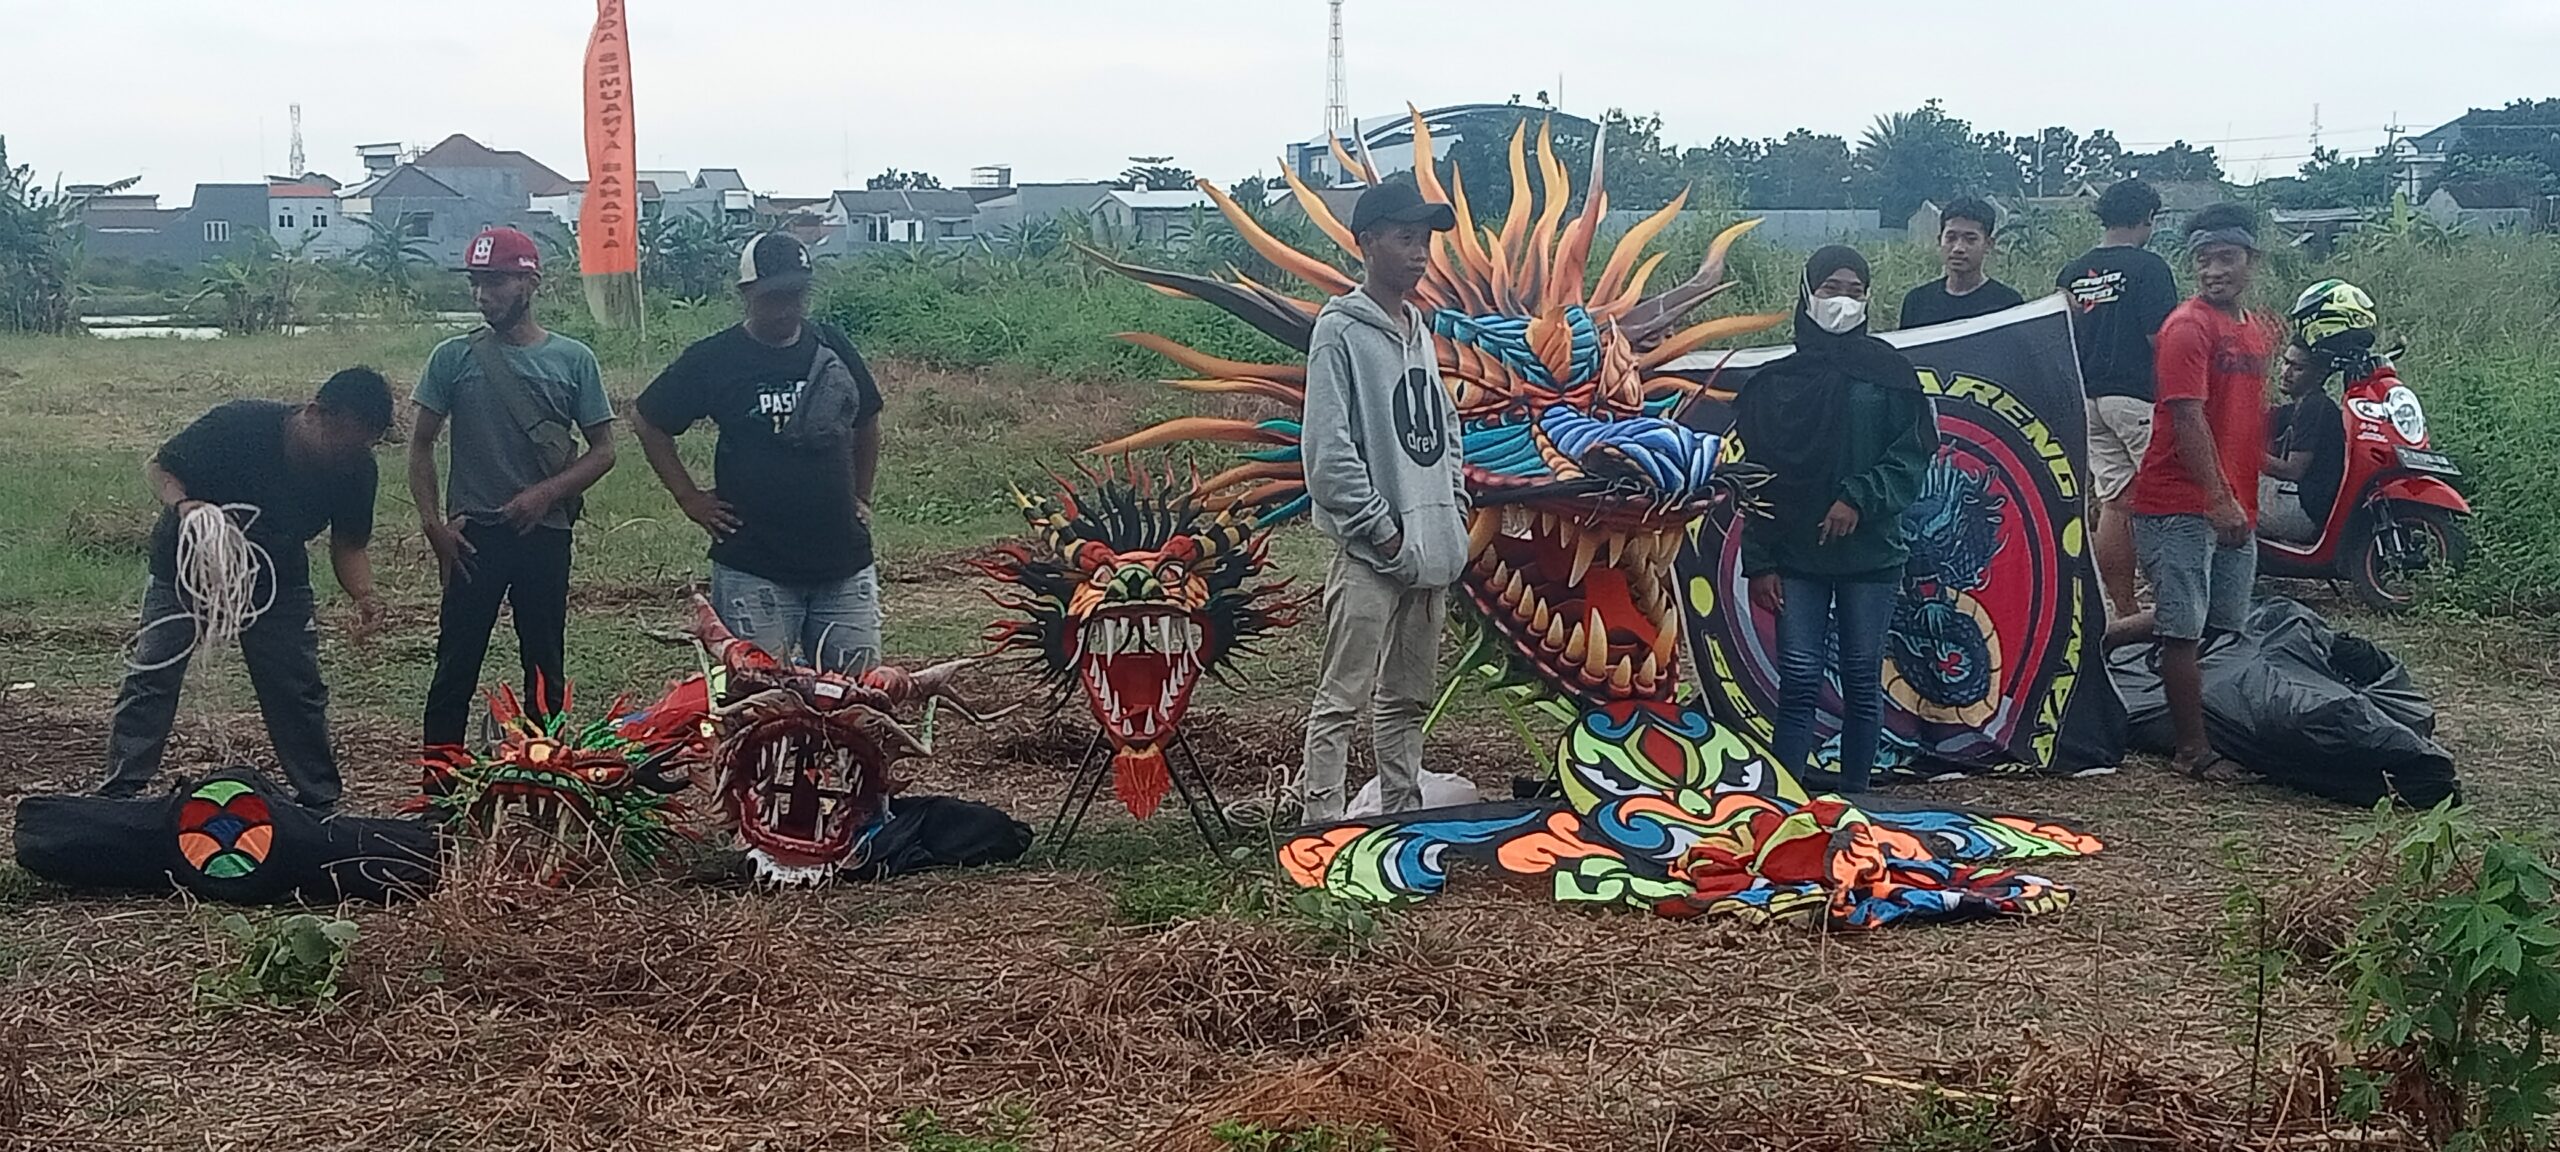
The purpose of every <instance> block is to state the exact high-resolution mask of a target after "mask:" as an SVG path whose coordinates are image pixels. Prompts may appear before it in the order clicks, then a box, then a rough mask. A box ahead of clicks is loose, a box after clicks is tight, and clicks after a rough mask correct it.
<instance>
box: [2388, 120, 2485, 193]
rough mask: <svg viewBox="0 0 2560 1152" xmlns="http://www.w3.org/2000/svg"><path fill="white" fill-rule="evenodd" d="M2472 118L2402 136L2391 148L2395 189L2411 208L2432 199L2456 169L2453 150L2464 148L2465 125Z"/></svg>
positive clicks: (2392, 176)
mask: <svg viewBox="0 0 2560 1152" xmlns="http://www.w3.org/2000/svg"><path fill="white" fill-rule="evenodd" d="M2470 118H2471V117H2470V114H2468V113H2465V114H2464V115H2463V116H2462V117H2461V118H2459V119H2456V120H2453V121H2450V122H2448V123H2445V124H2443V125H2440V126H2438V127H2436V128H2435V129H2433V130H2431V131H2428V132H2423V133H2420V134H2418V135H2416V136H2403V137H2401V138H2400V139H2399V140H2396V141H2394V142H2393V143H2392V145H2391V161H2392V169H2391V179H2392V186H2393V187H2394V188H2395V189H2397V190H2398V191H2399V193H2400V194H2401V195H2403V196H2406V197H2408V198H2409V202H2410V203H2412V204H2417V203H2422V202H2424V201H2425V200H2426V199H2427V198H2428V197H2429V196H2431V195H2433V194H2434V192H2435V189H2436V185H2437V184H2438V183H2440V182H2442V181H2443V180H2444V177H2445V173H2446V172H2447V171H2449V170H2451V168H2452V167H2453V150H2454V149H2455V148H2457V147H2459V146H2460V145H2461V144H2462V140H2463V136H2464V135H2465V131H2464V127H2463V122H2464V121H2466V120H2469V119H2470Z"/></svg>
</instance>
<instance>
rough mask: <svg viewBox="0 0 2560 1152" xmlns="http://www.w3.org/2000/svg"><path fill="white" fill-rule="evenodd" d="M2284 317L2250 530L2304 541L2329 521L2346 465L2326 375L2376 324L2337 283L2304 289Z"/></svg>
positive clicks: (2368, 340)
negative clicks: (2287, 336) (2287, 321)
mask: <svg viewBox="0 0 2560 1152" xmlns="http://www.w3.org/2000/svg"><path fill="white" fill-rule="evenodd" d="M2291 319H2292V323H2293V339H2292V340H2291V341H2290V342H2288V343H2287V344H2286V346H2285V350H2284V362H2283V366H2282V370H2281V378H2282V381H2283V387H2284V394H2285V396H2286V397H2287V398H2288V399H2289V401H2290V402H2289V403H2286V404H2284V405H2282V406H2280V407H2278V408H2276V409H2275V410H2274V411H2272V412H2269V413H2268V414H2267V432H2268V436H2269V438H2270V444H2269V448H2268V450H2267V459H2266V463H2265V467H2264V471H2265V475H2264V476H2262V477H2261V478H2260V479H2259V481H2258V534H2259V535H2261V536H2264V537H2267V538H2268V539H2271V540H2281V541H2286V542H2290V543H2296V544H2307V543H2310V542H2312V541H2315V540H2318V539H2319V538H2320V530H2321V527H2322V526H2323V525H2325V524H2327V523H2328V522H2329V510H2330V509H2331V508H2332V507H2333V506H2334V505H2335V504H2336V503H2337V499H2338V485H2339V482H2340V480H2341V479H2342V478H2343V477H2345V475H2346V470H2347V431H2346V413H2344V412H2343V411H2340V410H2339V408H2338V402H2337V401H2335V400H2332V399H2330V398H2329V390H2328V387H2327V385H2328V382H2329V378H2330V377H2331V376H2334V375H2336V374H2337V373H2338V372H2339V371H2340V370H2342V369H2344V368H2346V367H2348V366H2350V365H2351V364H2353V363H2356V362H2360V361H2361V360H2362V359H2364V358H2365V356H2367V355H2368V354H2369V352H2370V350H2371V349H2372V347H2373V339H2374V330H2375V328H2376V326H2377V323H2378V322H2377V320H2376V318H2375V315H2374V308H2373V298H2372V297H2370V296H2368V295H2366V294H2365V292H2364V290H2363V289H2360V288H2358V287H2356V286H2355V285H2353V284H2349V283H2347V282H2346V281H2344V280H2323V281H2321V282H2319V283H2317V284H2314V285H2312V286H2311V287H2309V288H2307V289H2305V290H2304V291H2303V293H2302V295H2301V297H2300V298H2298V299H2296V300H2295V301H2294V306H2293V310H2292V313H2291Z"/></svg>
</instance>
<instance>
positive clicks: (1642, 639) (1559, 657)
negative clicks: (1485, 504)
mask: <svg viewBox="0 0 2560 1152" xmlns="http://www.w3.org/2000/svg"><path fill="white" fill-rule="evenodd" d="M1685 529H1686V525H1685V524H1684V523H1682V522H1681V521H1679V520H1677V519H1667V518H1662V517H1657V516H1655V515H1652V514H1651V513H1650V512H1649V510H1648V511H1644V512H1629V511H1627V510H1623V509H1603V508H1588V509H1584V508H1575V507H1571V506H1567V507H1565V508H1563V509H1562V510H1557V509H1556V508H1555V507H1553V506H1551V505H1547V504H1543V503H1537V504H1513V505H1507V506H1497V507H1491V508H1479V509H1477V510H1476V511H1475V513H1474V517H1473V520H1472V522H1471V524H1470V525H1469V536H1470V541H1469V549H1468V550H1469V561H1468V571H1469V575H1470V577H1471V578H1470V579H1468V580H1467V581H1466V582H1465V585H1464V591H1465V593H1466V595H1467V598H1468V601H1469V602H1470V603H1472V604H1473V605H1474V606H1475V608H1476V611H1477V612H1479V613H1480V614H1482V616H1483V617H1484V619H1485V620H1486V621H1488V622H1489V623H1490V624H1491V626H1492V627H1493V628H1494V629H1495V630H1496V631H1498V632H1499V633H1501V635H1502V636H1503V637H1504V638H1505V639H1507V640H1509V641H1510V643H1511V646H1512V648H1513V649H1514V650H1515V651H1516V652H1518V653H1519V654H1520V656H1522V657H1523V658H1525V659H1527V660H1529V661H1531V662H1533V663H1535V664H1536V665H1538V667H1539V668H1540V670H1541V671H1543V672H1544V673H1545V674H1546V678H1547V679H1548V680H1549V681H1550V682H1551V683H1555V684H1558V685H1564V686H1568V687H1569V688H1571V689H1572V690H1573V691H1575V692H1576V693H1577V694H1580V695H1584V696H1588V697H1596V698H1603V699H1633V698H1643V699H1667V698H1668V697H1669V696H1670V694H1671V692H1672V689H1673V688H1674V686H1675V685H1676V684H1677V683H1678V680H1679V674H1680V608H1679V603H1678V598H1677V597H1676V596H1675V595H1674V591H1675V590H1674V588H1673V587H1672V572H1671V561H1672V558H1673V557H1674V556H1676V555H1678V553H1679V549H1680V545H1681V542H1682V540H1683V538H1684V535H1685Z"/></svg>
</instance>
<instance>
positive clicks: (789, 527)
mask: <svg viewBox="0 0 2560 1152" xmlns="http://www.w3.org/2000/svg"><path fill="white" fill-rule="evenodd" d="M810 277H811V270H810V266H809V250H808V248H807V247H806V246H804V245H803V244H801V243H800V241H799V240H798V239H797V238H795V237H793V236H792V235H790V234H789V233H785V232H771V233H767V234H765V235H763V236H759V237H757V238H756V239H755V240H754V241H752V242H750V243H749V244H748V245H747V248H746V251H745V252H744V253H743V254H741V255H740V257H739V260H738V294H739V296H740V297H741V298H742V299H743V301H744V302H745V305H746V319H745V321H744V322H743V323H740V324H738V325H737V326H735V327H732V328H729V329H727V330H725V331H722V332H719V333H717V334H714V335H712V336H708V337H705V338H703V339H702V340H700V341H697V342H695V344H694V345H693V346H692V347H690V348H687V349H685V350H684V354H683V355H682V356H679V357H677V358H676V362H675V363H673V364H670V365H668V366H667V370H666V371H664V372H661V373H659V374H658V378H657V379H656V380H655V381H652V382H651V383H650V385H649V387H648V389H647V390H646V391H644V392H642V393H641V394H640V399H639V402H638V403H637V404H636V405H634V409H635V412H636V418H635V419H634V420H633V421H632V432H633V434H634V435H636V436H637V437H638V438H639V440H640V447H641V449H642V450H643V451H644V452H646V453H647V454H648V457H649V467H650V468H651V469H653V470H655V471H656V472H657V474H658V480H659V481H660V482H661V483H663V484H665V485H666V486H667V491H668V492H669V493H670V494H672V495H673V496H674V497H675V498H676V504H677V505H678V506H680V507H682V508H683V509H684V514H685V516H686V517H687V518H689V519H691V520H692V521H693V522H694V523H695V524H698V525H701V527H702V530H703V531H704V532H707V533H709V534H710V536H711V604H712V607H713V609H714V610H716V611H717V612H718V613H719V615H720V622H721V623H722V624H724V625H726V626H727V627H728V629H729V630H730V631H731V632H734V633H736V634H737V635H738V638H739V639H742V640H746V641H749V642H751V643H753V644H755V645H756V646H757V647H759V648H762V649H764V650H765V651H766V652H768V653H770V654H772V655H774V656H776V657H781V658H785V659H788V658H791V657H792V656H793V654H794V650H795V649H796V650H797V651H798V653H799V657H800V659H803V660H805V661H807V662H809V663H811V664H813V665H816V666H818V667H822V668H826V669H829V670H840V671H844V672H847V673H859V672H861V671H863V670H865V669H867V668H869V667H870V666H871V665H873V664H876V663H878V662H879V659H880V580H879V573H878V570H877V569H876V568H875V567H874V566H873V564H872V554H871V490H872V480H873V477H874V475H875V474H876V473H877V471H878V468H879V463H880V421H879V415H880V388H879V385H878V384H876V383H874V382H873V380H872V379H871V370H870V369H869V368H868V367H866V366H865V365H864V364H863V362H862V357H861V355H860V354H858V353H856V352H855V351H854V348H853V344H852V342H851V341H849V340H847V339H845V336H844V333H842V332H839V331H837V330H836V329H835V328H833V327H832V326H829V325H826V324H821V323H816V322H813V321H811V320H810V319H809V281H810ZM704 419H709V420H710V421H711V422H712V424H713V425H714V426H715V427H716V428H718V429H719V433H720V441H719V446H718V447H717V448H716V449H715V450H714V452H713V455H712V463H711V471H712V486H711V487H710V489H708V490H705V489H703V488H701V487H699V486H697V485H696V484H695V483H694V479H693V474H692V473H691V472H690V471H688V470H686V468H685V466H684V461H683V460H682V459H681V458H679V457H678V456H677V454H676V443H675V437H676V436H678V435H680V434H682V433H683V432H684V431H685V430H686V429H688V428H691V427H693V425H694V424H695V422H697V421H700V420H704Z"/></svg>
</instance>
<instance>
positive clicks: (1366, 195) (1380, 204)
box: [1351, 180, 1458, 236]
mask: <svg viewBox="0 0 2560 1152" xmlns="http://www.w3.org/2000/svg"><path fill="white" fill-rule="evenodd" d="M1381 224H1428V225H1430V226H1431V230H1432V231H1434V232H1446V231H1448V230H1450V229H1452V228H1455V227H1457V226H1458V213H1457V211H1456V210H1455V209H1452V208H1450V207H1449V206H1448V205H1446V204H1434V203H1432V202H1430V201H1428V200H1425V199H1423V198H1422V190H1421V189H1420V188H1416V187H1414V186H1413V185H1411V184H1408V183H1405V182H1403V181H1401V180H1399V181H1395V182H1393V183H1388V184H1380V185H1377V186H1375V187H1373V188H1371V189H1369V190H1368V191H1366V192H1363V193H1361V194H1360V200H1359V202H1358V203H1356V204H1353V205H1352V206H1351V234H1352V235H1354V236H1357V235H1359V234H1360V233H1363V232H1366V231H1368V230H1370V229H1372V228H1375V227H1378V226H1379V225H1381Z"/></svg>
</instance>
